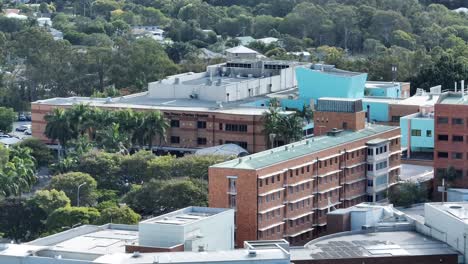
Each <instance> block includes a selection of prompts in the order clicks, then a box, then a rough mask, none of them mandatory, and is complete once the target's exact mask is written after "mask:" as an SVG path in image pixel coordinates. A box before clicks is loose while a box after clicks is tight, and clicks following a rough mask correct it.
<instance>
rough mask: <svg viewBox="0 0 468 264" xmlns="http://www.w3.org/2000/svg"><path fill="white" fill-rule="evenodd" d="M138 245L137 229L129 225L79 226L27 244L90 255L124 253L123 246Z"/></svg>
mask: <svg viewBox="0 0 468 264" xmlns="http://www.w3.org/2000/svg"><path fill="white" fill-rule="evenodd" d="M133 243H138V227H137V226H129V225H113V224H108V225H104V226H89V225H85V226H80V227H78V228H74V229H70V230H68V231H65V232H61V233H58V234H55V235H52V236H48V237H45V238H40V239H37V240H34V241H31V242H29V243H28V245H32V246H47V247H49V249H51V250H61V251H73V252H86V253H92V254H112V253H125V245H131V244H133Z"/></svg>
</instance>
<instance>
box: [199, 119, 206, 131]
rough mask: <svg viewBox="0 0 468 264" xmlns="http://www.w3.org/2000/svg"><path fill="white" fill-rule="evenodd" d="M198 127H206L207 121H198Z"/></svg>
mask: <svg viewBox="0 0 468 264" xmlns="http://www.w3.org/2000/svg"><path fill="white" fill-rule="evenodd" d="M197 128H201V129H204V128H206V121H197Z"/></svg>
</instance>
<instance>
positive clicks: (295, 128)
mask: <svg viewBox="0 0 468 264" xmlns="http://www.w3.org/2000/svg"><path fill="white" fill-rule="evenodd" d="M263 120H264V127H265V128H264V130H263V131H264V134H265V136H266V137H267V141H270V142H269V143H270V145H274V142H271V140H273V141H274V139H282V140H284V141H285V143H286V144H288V143H291V142H294V141H297V140H300V139H301V138H302V133H303V132H302V127H303V124H302V123H303V119H302V118H301V117H300V116H298V115H297V114H286V113H281V108H277V107H270V108H269V110H268V111H267V112H265V113H264V114H263ZM271 135H273V136H271ZM273 147H274V146H273Z"/></svg>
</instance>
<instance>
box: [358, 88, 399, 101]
mask: <svg viewBox="0 0 468 264" xmlns="http://www.w3.org/2000/svg"><path fill="white" fill-rule="evenodd" d="M365 91H366V96H375V97H390V98H400V97H401V92H400V91H401V87H400V85H395V86H394V87H389V88H371V89H365Z"/></svg>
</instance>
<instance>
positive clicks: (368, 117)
mask: <svg viewBox="0 0 468 264" xmlns="http://www.w3.org/2000/svg"><path fill="white" fill-rule="evenodd" d="M370 122H371V119H370V105H367V123H370Z"/></svg>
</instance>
